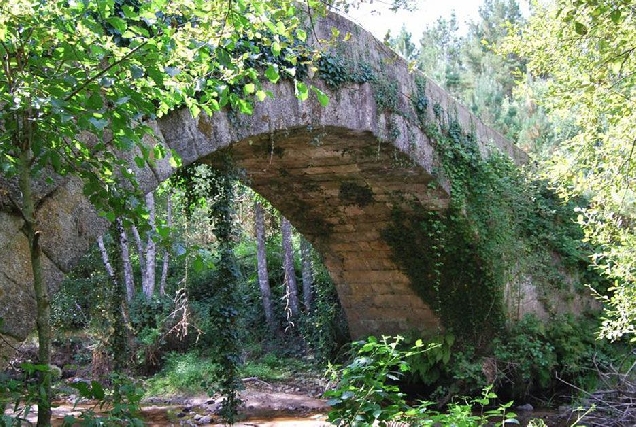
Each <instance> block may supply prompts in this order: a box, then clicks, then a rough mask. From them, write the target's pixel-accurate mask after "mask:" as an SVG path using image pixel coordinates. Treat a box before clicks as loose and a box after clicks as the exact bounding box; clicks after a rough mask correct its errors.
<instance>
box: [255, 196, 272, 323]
mask: <svg viewBox="0 0 636 427" xmlns="http://www.w3.org/2000/svg"><path fill="white" fill-rule="evenodd" d="M254 220H255V223H256V224H255V225H256V264H257V266H258V268H257V270H258V286H259V288H260V289H261V298H262V299H263V310H264V311H265V322H266V323H267V328H268V329H269V330H270V332H274V331H275V330H276V324H275V322H274V306H273V305H272V290H271V288H270V287H269V272H268V271H267V252H266V250H265V218H264V217H263V205H261V203H260V202H259V201H256V202H255V204H254Z"/></svg>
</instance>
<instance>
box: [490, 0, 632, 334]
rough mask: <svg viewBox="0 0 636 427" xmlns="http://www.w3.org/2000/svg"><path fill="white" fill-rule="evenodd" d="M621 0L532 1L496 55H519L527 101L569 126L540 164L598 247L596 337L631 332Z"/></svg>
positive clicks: (628, 131) (627, 88)
mask: <svg viewBox="0 0 636 427" xmlns="http://www.w3.org/2000/svg"><path fill="white" fill-rule="evenodd" d="M635 16H636V15H635V13H634V9H633V7H632V5H631V3H629V2H622V1H621V2H610V1H598V2H597V1H584V0H583V1H577V2H564V1H555V2H551V3H549V4H545V5H543V4H541V5H537V6H536V7H535V10H534V13H533V16H532V17H531V19H530V21H529V23H528V25H527V26H524V27H522V28H521V29H520V32H519V34H518V35H517V36H515V37H511V38H510V39H509V40H508V43H507V45H506V46H505V49H503V51H504V52H512V53H515V54H517V55H522V56H524V57H526V58H527V60H528V71H529V73H530V75H531V76H532V77H533V78H535V79H541V80H543V82H544V85H545V88H546V89H545V91H543V92H542V93H539V94H538V95H540V96H537V97H536V99H537V102H538V103H539V104H540V105H542V106H543V107H544V108H545V109H546V110H547V111H548V112H549V114H550V115H551V117H553V118H554V121H555V122H556V123H563V125H562V127H566V129H567V130H568V132H562V133H560V134H558V135H557V136H558V137H559V139H558V144H559V145H558V149H557V150H556V151H555V153H554V156H553V157H552V158H549V159H547V160H546V161H545V162H544V163H543V167H544V171H545V175H546V176H547V177H548V178H549V179H551V180H553V182H555V186H556V187H557V188H558V191H559V193H560V194H561V195H562V196H564V197H566V198H569V197H573V196H579V195H585V196H586V197H588V198H589V201H590V204H589V206H586V207H584V208H582V209H580V215H579V223H580V224H581V225H582V226H583V227H584V229H585V233H586V240H588V241H590V242H592V243H593V244H594V245H596V246H597V247H598V249H597V251H596V253H595V255H594V256H593V257H592V260H593V262H594V264H595V265H596V267H597V268H598V269H599V271H601V272H603V274H605V275H606V276H607V277H608V278H610V279H611V280H612V281H614V282H615V285H614V286H613V287H612V289H611V290H612V295H611V296H610V297H608V298H603V299H604V300H605V302H606V303H607V311H606V315H607V318H606V321H605V323H604V325H603V328H602V332H601V335H603V336H606V337H610V338H613V339H616V338H619V337H621V336H622V335H628V336H630V337H631V336H633V335H634V332H635V329H634V325H635V324H636V320H635V319H636V307H635V306H634V301H635V299H634V298H633V296H634V268H633V265H634V260H635V259H636V257H635V252H634V248H635V247H636V245H635V244H634V230H633V227H632V223H633V217H634V208H633V204H634V197H633V189H632V188H631V184H630V183H631V181H632V175H633V169H634V168H633V165H634V156H633V155H632V154H633V148H634V143H633V142H634V139H635V134H634V132H635V130H634V127H633V126H632V123H633V121H634V108H633V107H634V100H633V96H632V94H633V89H634V87H635V84H636V80H635V77H634V76H635V75H636V74H635V73H634V70H635V67H636V62H635V60H634V55H633V52H634V46H635V44H636V38H635V37H634V32H633V31H631V27H632V23H633V21H634V19H635Z"/></svg>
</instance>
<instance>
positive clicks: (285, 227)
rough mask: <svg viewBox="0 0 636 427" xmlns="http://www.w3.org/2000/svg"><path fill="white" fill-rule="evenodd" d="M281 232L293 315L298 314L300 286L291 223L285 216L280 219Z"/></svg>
mask: <svg viewBox="0 0 636 427" xmlns="http://www.w3.org/2000/svg"><path fill="white" fill-rule="evenodd" d="M280 232H281V239H282V243H283V269H284V271H285V291H286V299H287V303H288V309H289V311H290V312H291V316H292V317H296V316H297V315H298V286H297V285H296V272H295V270H294V248H293V246H292V230H291V224H290V223H289V221H288V220H287V218H285V217H284V216H281V219H280Z"/></svg>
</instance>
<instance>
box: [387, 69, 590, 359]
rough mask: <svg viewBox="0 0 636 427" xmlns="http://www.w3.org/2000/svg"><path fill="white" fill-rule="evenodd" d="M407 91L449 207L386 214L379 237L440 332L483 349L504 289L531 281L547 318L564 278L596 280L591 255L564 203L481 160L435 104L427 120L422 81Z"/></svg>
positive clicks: (504, 165)
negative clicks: (388, 220)
mask: <svg viewBox="0 0 636 427" xmlns="http://www.w3.org/2000/svg"><path fill="white" fill-rule="evenodd" d="M416 87H417V92H416V94H415V96H413V97H412V103H413V107H414V109H415V112H416V114H417V116H418V118H419V120H420V122H421V124H422V127H423V129H424V130H425V132H426V133H427V135H428V137H429V138H430V140H431V141H433V143H434V144H435V148H436V151H437V154H438V158H439V160H440V164H441V165H440V168H441V172H442V174H443V175H444V176H446V177H447V178H448V179H449V181H450V183H451V200H450V203H449V206H448V209H447V210H446V211H444V212H437V211H425V210H424V209H423V208H422V207H421V206H414V207H413V209H410V210H408V212H407V211H405V210H400V209H396V210H395V211H394V213H393V221H392V224H391V226H390V227H388V228H387V229H386V230H385V238H386V239H387V241H388V242H389V244H390V245H392V247H393V249H394V253H395V254H399V256H396V262H398V263H399V264H400V265H402V266H403V268H404V269H405V271H406V272H407V274H408V275H409V277H410V278H411V283H412V286H413V287H414V289H415V290H416V291H417V292H418V293H419V294H420V295H421V296H422V298H423V299H424V300H425V301H426V302H427V303H428V304H429V305H430V306H431V307H432V308H433V309H434V310H435V311H436V312H437V313H438V315H439V317H440V319H441V321H442V323H443V325H444V327H445V328H447V329H448V330H449V331H452V332H453V333H454V334H456V335H457V336H458V337H461V338H463V339H464V341H466V342H472V343H474V344H476V345H477V347H478V348H481V347H484V348H485V347H487V344H488V343H489V342H490V341H491V338H492V337H494V336H496V335H497V334H499V333H500V331H502V330H503V329H504V326H505V324H506V307H505V306H504V301H505V298H504V290H505V289H506V286H510V284H511V283H519V282H520V281H521V280H523V279H524V278H528V279H531V280H532V283H533V285H534V286H536V287H538V288H539V291H538V294H539V295H540V296H541V295H545V297H544V302H545V303H546V304H545V305H546V307H545V308H546V310H547V312H548V313H551V314H556V313H555V311H554V310H552V309H553V307H550V306H549V298H547V296H548V295H551V294H554V291H555V290H565V287H566V286H569V282H570V281H569V276H570V275H572V274H574V275H576V274H579V275H583V276H585V279H586V281H587V282H588V283H589V282H590V281H595V282H598V281H599V280H600V279H599V278H598V276H595V275H594V274H593V273H591V272H590V271H589V270H588V269H587V265H588V261H587V260H588V258H587V257H588V254H589V253H591V252H590V249H591V248H589V247H588V246H587V245H586V244H585V243H583V242H582V237H583V235H582V232H581V230H580V228H579V227H578V226H576V224H575V221H574V218H573V214H574V204H573V203H570V204H569V205H568V206H563V205H562V204H561V203H560V202H559V199H558V197H556V195H555V194H554V193H553V192H552V191H550V190H549V188H548V186H547V183H545V182H541V181H536V180H534V179H533V178H532V177H531V174H529V173H527V172H526V171H524V170H522V169H520V168H519V167H517V166H516V165H515V164H514V163H513V162H512V161H511V160H510V159H508V158H507V157H505V156H504V155H502V154H498V153H493V154H492V155H490V157H488V158H486V159H485V158H483V157H482V154H481V153H480V150H479V147H478V145H477V143H476V138H475V135H474V133H473V132H472V131H468V132H467V131H465V130H464V129H462V127H461V126H460V124H459V122H458V121H457V120H456V119H455V118H454V117H453V114H449V113H448V112H446V111H444V110H443V108H442V107H441V105H439V104H435V105H433V106H432V107H431V109H432V111H433V118H430V116H429V115H428V108H429V101H428V98H427V97H426V94H425V81H424V80H423V79H421V80H417V81H416ZM577 202H579V203H584V200H578V201H577ZM406 236H408V238H406ZM555 259H558V260H559V261H558V262H557V261H555Z"/></svg>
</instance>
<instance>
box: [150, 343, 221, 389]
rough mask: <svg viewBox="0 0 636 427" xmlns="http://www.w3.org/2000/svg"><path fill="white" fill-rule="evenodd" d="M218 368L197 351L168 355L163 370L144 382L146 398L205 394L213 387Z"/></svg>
mask: <svg viewBox="0 0 636 427" xmlns="http://www.w3.org/2000/svg"><path fill="white" fill-rule="evenodd" d="M219 369H220V366H219V365H218V364H215V363H213V362H212V361H210V359H209V358H207V357H205V356H202V355H201V354H200V353H199V352H198V351H190V352H188V353H183V354H179V353H170V354H168V355H167V356H166V360H165V363H164V367H163V369H162V370H161V371H160V372H159V373H157V374H156V375H154V376H153V377H151V378H149V379H148V380H147V382H146V395H147V396H177V395H189V396H191V395H196V394H202V393H207V391H208V390H210V389H212V388H213V386H214V382H215V378H216V377H217V376H218V373H219Z"/></svg>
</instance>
